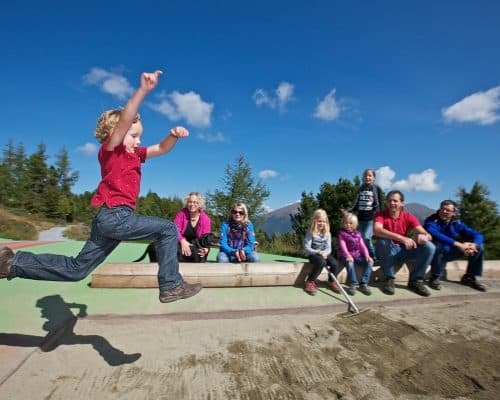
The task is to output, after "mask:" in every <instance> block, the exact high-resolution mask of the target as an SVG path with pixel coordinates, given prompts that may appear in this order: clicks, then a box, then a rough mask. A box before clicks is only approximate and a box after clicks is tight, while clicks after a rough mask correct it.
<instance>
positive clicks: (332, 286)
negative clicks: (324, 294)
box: [328, 281, 340, 293]
mask: <svg viewBox="0 0 500 400" xmlns="http://www.w3.org/2000/svg"><path fill="white" fill-rule="evenodd" d="M328 286H330V289H332V290H333V291H334V292H335V293H340V286H339V285H338V283H337V282H335V281H331V282H328Z"/></svg>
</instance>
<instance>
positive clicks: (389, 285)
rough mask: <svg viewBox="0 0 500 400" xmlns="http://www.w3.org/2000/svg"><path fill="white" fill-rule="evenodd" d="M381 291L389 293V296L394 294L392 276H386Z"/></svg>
mask: <svg viewBox="0 0 500 400" xmlns="http://www.w3.org/2000/svg"><path fill="white" fill-rule="evenodd" d="M382 291H383V292H384V293H385V294H390V295H391V296H392V295H393V294H394V278H388V279H386V280H385V282H384V286H382Z"/></svg>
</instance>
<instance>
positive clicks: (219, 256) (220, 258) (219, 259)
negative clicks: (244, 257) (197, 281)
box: [217, 251, 229, 263]
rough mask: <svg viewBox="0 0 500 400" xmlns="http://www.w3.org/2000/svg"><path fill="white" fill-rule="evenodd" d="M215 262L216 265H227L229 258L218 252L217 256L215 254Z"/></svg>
mask: <svg viewBox="0 0 500 400" xmlns="http://www.w3.org/2000/svg"><path fill="white" fill-rule="evenodd" d="M217 262H218V263H228V262H229V257H228V256H227V254H226V253H224V252H223V251H220V252H219V254H217Z"/></svg>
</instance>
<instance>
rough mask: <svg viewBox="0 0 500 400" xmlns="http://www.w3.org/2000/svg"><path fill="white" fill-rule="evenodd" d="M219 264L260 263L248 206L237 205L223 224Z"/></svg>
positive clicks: (218, 255)
mask: <svg viewBox="0 0 500 400" xmlns="http://www.w3.org/2000/svg"><path fill="white" fill-rule="evenodd" d="M220 233H221V237H220V248H219V254H217V262H259V261H260V259H259V255H258V254H257V252H256V251H255V230H254V228H253V224H252V222H250V220H249V219H248V210H247V206H246V205H245V204H244V203H235V204H234V205H233V206H232V207H231V215H230V217H229V218H228V219H227V220H226V221H224V222H223V223H222V226H221V230H220Z"/></svg>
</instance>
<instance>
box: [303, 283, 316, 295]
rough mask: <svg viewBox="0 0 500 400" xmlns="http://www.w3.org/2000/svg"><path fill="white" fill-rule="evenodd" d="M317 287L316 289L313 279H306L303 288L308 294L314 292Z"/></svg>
mask: <svg viewBox="0 0 500 400" xmlns="http://www.w3.org/2000/svg"><path fill="white" fill-rule="evenodd" d="M317 289H318V287H317V286H316V282H314V281H307V282H306V287H305V289H304V290H305V291H306V292H307V293H309V294H310V295H314V294H316V290H317Z"/></svg>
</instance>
